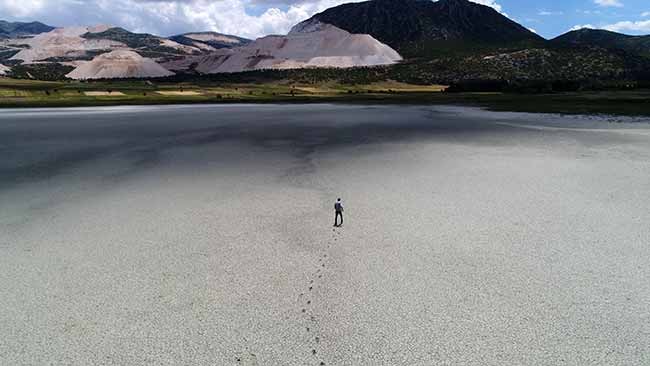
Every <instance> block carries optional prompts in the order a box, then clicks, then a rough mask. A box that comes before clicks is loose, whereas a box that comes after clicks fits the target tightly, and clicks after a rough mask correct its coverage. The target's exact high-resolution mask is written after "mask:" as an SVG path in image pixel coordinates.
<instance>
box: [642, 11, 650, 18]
mask: <svg viewBox="0 0 650 366" xmlns="http://www.w3.org/2000/svg"><path fill="white" fill-rule="evenodd" d="M641 17H643V18H646V17H650V11H646V12H643V13H641Z"/></svg>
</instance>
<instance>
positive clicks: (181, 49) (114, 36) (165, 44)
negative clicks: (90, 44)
mask: <svg viewBox="0 0 650 366" xmlns="http://www.w3.org/2000/svg"><path fill="white" fill-rule="evenodd" d="M82 37H83V38H85V39H87V40H111V41H115V42H120V43H122V44H124V45H126V47H128V48H131V49H133V50H135V51H136V52H138V53H139V54H140V55H142V56H145V57H152V58H166V57H173V56H178V55H188V54H200V53H202V50H201V49H199V48H197V47H193V46H187V45H183V44H180V43H178V42H174V41H173V40H171V39H167V38H164V37H159V36H155V35H153V34H148V33H133V32H129V31H128V30H126V29H124V28H119V27H112V28H108V29H106V30H104V31H102V32H88V33H86V34H83V35H82Z"/></svg>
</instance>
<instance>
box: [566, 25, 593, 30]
mask: <svg viewBox="0 0 650 366" xmlns="http://www.w3.org/2000/svg"><path fill="white" fill-rule="evenodd" d="M596 28H597V27H595V26H593V25H592V24H582V25H574V26H573V27H571V29H569V30H570V31H575V30H580V29H596Z"/></svg>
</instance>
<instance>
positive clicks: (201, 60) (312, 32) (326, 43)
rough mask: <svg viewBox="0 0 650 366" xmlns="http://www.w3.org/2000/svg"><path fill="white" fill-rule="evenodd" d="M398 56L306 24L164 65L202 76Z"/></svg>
mask: <svg viewBox="0 0 650 366" xmlns="http://www.w3.org/2000/svg"><path fill="white" fill-rule="evenodd" d="M401 60H402V57H401V56H400V55H399V54H398V53H397V52H396V51H395V50H393V49H392V48H390V47H389V46H387V45H385V44H383V43H381V42H379V41H378V40H376V39H375V38H373V37H372V36H370V35H367V34H351V33H349V32H347V31H344V30H342V29H340V28H337V27H335V26H333V25H330V24H325V23H320V22H318V21H306V22H303V23H300V24H298V25H296V26H295V27H294V28H293V29H292V30H291V32H289V34H288V35H286V36H267V37H263V38H259V39H257V40H256V41H254V42H252V43H250V44H248V45H246V46H242V47H237V48H232V49H220V50H217V51H216V52H214V53H211V54H210V55H207V56H202V57H198V58H187V59H185V60H183V61H181V62H171V63H168V64H165V66H166V67H167V68H169V69H173V70H182V69H184V68H187V67H188V66H189V65H190V64H196V65H197V66H196V70H197V71H198V72H200V73H204V74H212V73H230V72H241V71H250V70H261V69H297V68H307V67H341V68H346V67H355V66H376V65H389V64H394V63H396V62H399V61H401Z"/></svg>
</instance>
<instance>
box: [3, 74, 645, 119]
mask: <svg viewBox="0 0 650 366" xmlns="http://www.w3.org/2000/svg"><path fill="white" fill-rule="evenodd" d="M444 89H445V86H441V85H424V86H423V85H412V84H404V83H398V82H378V83H369V84H341V83H336V82H324V83H318V84H307V83H305V84H300V83H293V82H261V83H223V82H214V81H205V82H200V83H199V82H186V83H165V82H151V81H113V82H108V81H102V82H76V81H75V82H70V81H66V82H46V81H33V80H22V79H21V80H16V79H8V78H0V108H15V107H73V106H102V105H139V104H183V103H273V102H275V103H315V102H336V103H389V104H425V105H426V104H459V105H473V106H481V107H485V108H488V109H491V110H501V111H522V112H549V113H567V114H576V113H584V114H613V115H650V90H628V91H601V92H572V93H553V94H515V93H448V92H444Z"/></svg>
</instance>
